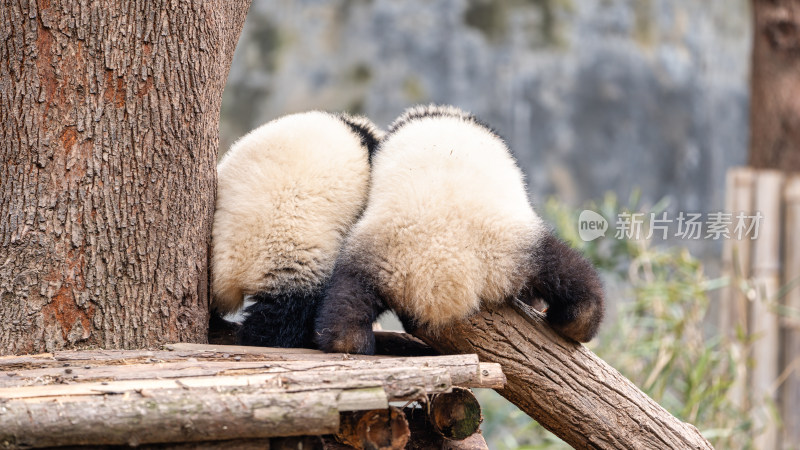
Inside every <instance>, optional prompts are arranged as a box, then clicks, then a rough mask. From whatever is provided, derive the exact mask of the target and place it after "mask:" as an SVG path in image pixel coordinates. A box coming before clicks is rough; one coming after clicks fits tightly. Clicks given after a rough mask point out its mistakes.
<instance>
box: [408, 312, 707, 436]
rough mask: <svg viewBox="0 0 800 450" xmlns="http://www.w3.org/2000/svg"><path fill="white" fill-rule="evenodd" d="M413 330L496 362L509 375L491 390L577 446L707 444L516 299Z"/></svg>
mask: <svg viewBox="0 0 800 450" xmlns="http://www.w3.org/2000/svg"><path fill="white" fill-rule="evenodd" d="M415 335H416V336H417V337H419V338H420V339H422V340H423V341H425V342H427V343H428V345H430V346H431V347H433V348H435V349H436V350H439V351H440V352H443V353H476V354H477V355H478V357H479V358H480V359H481V361H491V362H497V363H500V365H501V366H502V368H503V372H504V373H505V375H506V377H507V378H508V381H507V383H506V386H505V388H503V389H497V392H499V393H500V395H502V396H503V397H505V398H507V399H508V400H509V401H511V402H512V403H514V404H515V405H516V406H517V407H519V408H520V409H521V410H522V411H524V412H525V413H527V414H528V415H529V416H531V417H532V418H534V419H536V421H537V422H539V423H540V424H541V425H542V426H544V427H545V428H547V429H548V430H550V431H552V432H553V433H554V434H555V435H557V436H558V437H560V438H561V439H563V440H564V441H565V442H567V443H568V444H570V445H572V446H573V447H575V448H604V449H643V448H669V449H711V448H712V447H711V444H709V443H708V441H706V440H705V439H704V438H703V436H702V435H701V434H700V432H699V431H698V430H697V428H695V427H694V426H692V425H690V424H687V423H684V422H681V421H680V420H678V419H676V418H675V417H673V416H672V415H671V414H670V413H669V412H667V411H666V410H665V409H664V408H662V407H661V406H660V405H659V404H658V403H656V402H655V401H653V400H652V399H651V398H650V397H648V396H647V395H645V394H644V393H643V392H642V391H640V390H639V389H638V388H637V387H636V386H634V384H633V383H631V382H630V381H629V380H628V379H627V378H625V377H623V376H622V375H621V374H620V373H619V372H617V371H616V370H615V369H614V368H613V367H611V366H609V365H608V364H606V363H605V362H604V361H603V360H602V359H600V358H598V357H597V356H595V355H594V354H593V353H592V352H590V351H589V350H587V349H586V347H584V346H582V345H580V344H577V343H574V342H568V341H566V340H565V339H564V338H562V337H560V336H559V335H557V334H556V333H555V332H554V331H553V330H552V329H551V328H550V327H549V326H548V325H547V324H546V323H545V322H544V318H543V317H542V315H541V314H539V313H538V312H536V311H534V310H533V309H532V308H529V307H527V306H525V305H523V304H522V303H521V302H519V301H515V302H514V303H513V304H510V305H501V306H498V307H490V308H485V309H484V310H482V311H481V312H480V313H478V314H476V315H474V316H473V317H471V318H470V319H469V320H466V321H463V322H460V323H458V324H455V325H453V326H452V327H450V328H448V329H444V330H441V331H440V332H438V333H436V334H428V333H426V332H425V330H423V329H422V328H420V329H418V330H416V331H415Z"/></svg>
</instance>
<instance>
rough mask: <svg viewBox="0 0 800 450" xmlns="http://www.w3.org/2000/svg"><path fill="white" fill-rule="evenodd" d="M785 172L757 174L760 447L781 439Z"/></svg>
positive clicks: (756, 408) (755, 328)
mask: <svg viewBox="0 0 800 450" xmlns="http://www.w3.org/2000/svg"><path fill="white" fill-rule="evenodd" d="M783 180H784V177H783V174H782V173H781V172H779V171H773V170H761V171H759V172H758V173H757V175H756V182H755V187H756V189H755V211H756V212H760V213H761V215H762V216H763V220H762V221H761V224H760V226H759V230H758V237H757V238H756V239H755V240H754V241H753V242H754V252H753V278H754V283H755V285H756V289H757V293H758V295H757V298H756V301H755V302H753V304H752V305H751V306H752V308H751V310H752V320H751V326H752V333H751V334H752V335H753V337H754V340H753V344H752V357H753V360H754V361H755V364H754V366H753V371H752V377H751V380H750V381H751V385H750V387H751V390H752V395H753V398H752V402H753V403H752V405H753V407H752V408H751V417H752V419H753V423H754V426H755V430H756V433H757V435H756V436H755V440H754V443H755V446H756V448H762V449H773V448H776V446H777V443H778V430H777V426H776V421H775V420H774V418H773V417H771V414H770V408H771V407H772V406H773V404H774V402H775V401H776V400H777V397H776V395H775V382H776V380H777V379H778V367H779V359H780V358H779V355H780V332H779V330H780V322H779V320H778V315H777V313H776V309H775V306H776V303H775V299H776V298H777V293H778V290H779V289H780V269H781V259H780V238H781V200H782V198H781V197H782V195H781V193H782V191H783Z"/></svg>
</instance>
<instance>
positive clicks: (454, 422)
mask: <svg viewBox="0 0 800 450" xmlns="http://www.w3.org/2000/svg"><path fill="white" fill-rule="evenodd" d="M429 414H430V421H431V424H432V425H433V428H434V429H435V430H436V431H437V432H438V433H440V434H441V435H442V436H444V437H445V438H447V439H452V440H462V439H466V438H468V437H470V436H472V435H473V434H475V433H477V432H478V429H479V428H480V426H481V422H483V416H482V415H481V405H480V404H479V403H478V400H477V399H476V398H475V395H473V394H472V392H471V391H470V390H469V389H464V388H457V387H456V388H453V392H450V393H447V394H439V395H436V396H434V398H433V400H431V407H430V413H429Z"/></svg>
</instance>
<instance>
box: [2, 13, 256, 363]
mask: <svg viewBox="0 0 800 450" xmlns="http://www.w3.org/2000/svg"><path fill="white" fill-rule="evenodd" d="M249 3H250V1H249V0H236V1H233V2H229V1H223V0H214V1H205V2H203V1H189V0H178V1H172V2H168V1H164V0H154V1H145V2H121V1H111V0H105V1H89V0H39V1H38V2H37V1H22V0H4V1H3V5H2V7H1V8H0V23H2V24H3V25H2V27H0V123H1V125H0V317H2V323H3V326H2V327H0V354H9V353H12V354H13V353H17V354H20V353H35V352H42V351H51V350H56V349H62V348H80V347H93V346H100V347H104V348H141V347H151V346H155V345H158V344H160V343H163V342H175V341H194V342H203V341H205V340H206V330H207V324H208V292H209V290H208V267H207V266H208V244H209V236H210V227H211V221H212V215H213V211H214V189H215V182H216V178H215V177H216V171H215V167H216V158H217V145H218V121H219V110H220V103H221V98H222V89H223V87H224V84H225V79H226V77H227V74H228V70H229V67H230V63H231V60H232V58H233V50H234V47H235V45H236V42H237V39H238V36H239V33H240V31H241V27H242V25H243V23H244V17H245V15H246V13H247V9H248V7H249Z"/></svg>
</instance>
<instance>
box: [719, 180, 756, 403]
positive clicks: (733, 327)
mask: <svg viewBox="0 0 800 450" xmlns="http://www.w3.org/2000/svg"><path fill="white" fill-rule="evenodd" d="M754 178H755V173H754V171H753V169H751V168H749V167H736V168H733V169H730V170H729V171H728V174H727V177H726V180H725V182H726V195H725V208H726V210H727V211H728V212H730V213H731V214H732V222H733V226H734V227H735V224H736V222H737V219H736V216H737V215H738V214H740V213H742V214H745V215H748V216H749V215H752V214H753V190H754V189H753V186H754ZM732 228H733V227H732ZM751 254H752V241H751V240H750V238H749V237H747V236H744V235H743V236H742V239H741V240H739V239H736V238H735V232H734V230H733V229H731V235H730V239H727V240H725V242H724V244H723V248H722V264H723V266H722V267H723V269H722V270H723V274H724V275H726V276H727V277H728V279H729V280H730V285H729V286H728V288H727V289H726V290H725V291H724V292H722V294H721V301H720V322H719V323H720V331H721V333H722V334H723V336H724V337H725V338H726V339H727V340H728V342H729V345H730V346H731V351H732V352H733V353H734V355H736V357H737V358H736V378H735V381H734V385H733V386H731V388H730V391H729V394H728V397H729V398H730V399H731V401H732V402H733V403H734V404H735V405H736V406H738V407H739V408H741V409H745V408H747V406H748V403H749V399H748V395H747V394H748V389H747V358H746V357H745V355H746V349H745V348H744V345H743V344H742V342H740V341H739V340H738V339H737V335H738V334H739V333H741V334H742V335H744V336H747V334H748V331H749V330H748V317H749V312H748V310H749V301H748V299H747V296H746V294H745V292H743V291H742V289H741V288H740V287H739V286H738V285H737V284H738V283H739V282H740V281H741V280H746V279H748V278H750V274H751V270H750V257H751Z"/></svg>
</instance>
